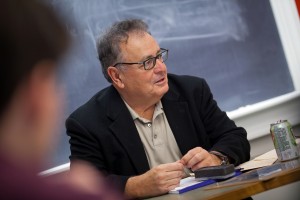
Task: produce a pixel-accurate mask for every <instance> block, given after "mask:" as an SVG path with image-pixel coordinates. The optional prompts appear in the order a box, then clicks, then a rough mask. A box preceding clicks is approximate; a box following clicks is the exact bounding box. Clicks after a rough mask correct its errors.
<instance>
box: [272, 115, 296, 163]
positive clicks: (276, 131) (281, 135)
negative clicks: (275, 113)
mask: <svg viewBox="0 0 300 200" xmlns="http://www.w3.org/2000/svg"><path fill="white" fill-rule="evenodd" d="M270 133H271V136H272V139H273V143H274V147H275V150H276V153H277V156H278V159H279V160H280V161H286V160H291V159H294V158H297V157H299V151H298V148H297V143H296V139H295V136H294V133H293V129H292V126H291V124H290V123H289V122H288V121H287V120H280V121H277V122H276V123H273V124H271V127H270Z"/></svg>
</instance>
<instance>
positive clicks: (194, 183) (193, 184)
mask: <svg viewBox="0 0 300 200" xmlns="http://www.w3.org/2000/svg"><path fill="white" fill-rule="evenodd" d="M241 173H242V172H241V171H240V170H236V171H235V174H234V176H238V175H240V174H241ZM230 178H232V177H230ZM219 181H224V180H214V179H208V180H204V181H199V180H196V179H195V177H193V176H190V177H187V178H184V179H181V181H180V186H178V187H176V188H175V189H173V190H171V191H169V194H182V193H185V192H188V191H191V190H194V189H197V188H200V187H204V186H206V185H210V184H213V183H216V182H219Z"/></svg>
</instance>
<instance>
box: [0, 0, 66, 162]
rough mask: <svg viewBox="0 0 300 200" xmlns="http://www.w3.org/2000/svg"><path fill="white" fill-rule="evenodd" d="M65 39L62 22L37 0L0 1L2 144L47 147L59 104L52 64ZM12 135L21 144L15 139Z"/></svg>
mask: <svg viewBox="0 0 300 200" xmlns="http://www.w3.org/2000/svg"><path fill="white" fill-rule="evenodd" d="M68 42H69V39H68V35H67V32H66V31H65V29H64V26H63V25H62V24H61V23H60V22H59V20H58V18H57V17H56V16H55V15H54V13H53V11H52V10H51V9H50V8H48V7H47V6H45V5H44V4H42V1H41V0H40V1H38V0H4V1H1V6H0V43H1V45H0V60H1V68H0V87H1V99H0V145H1V146H0V147H1V149H2V150H3V149H4V150H5V148H8V151H14V150H15V151H18V150H19V151H23V152H24V154H26V155H28V156H29V157H30V156H32V157H34V156H40V155H38V154H43V152H45V151H46V149H47V148H48V147H49V145H50V143H49V141H51V139H50V138H51V137H52V136H51V135H52V130H53V127H54V126H55V118H56V115H57V112H58V107H59V98H58V97H57V94H56V93H57V88H56V81H55V70H56V68H57V65H56V64H57V62H58V60H59V59H60V57H61V56H62V54H63V52H64V51H65V50H66V48H67V44H68ZM19 129H21V130H22V131H20V130H19ZM13 139H14V140H15V141H12V140H13ZM18 139H19V140H21V141H22V142H23V143H24V147H23V146H22V145H19V144H17V142H18ZM5 142H6V143H5ZM10 142H11V143H10ZM8 145H10V146H8ZM18 148H19V149H18ZM38 151H40V153H39V152H38Z"/></svg>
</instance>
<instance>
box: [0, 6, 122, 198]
mask: <svg viewBox="0 0 300 200" xmlns="http://www.w3.org/2000/svg"><path fill="white" fill-rule="evenodd" d="M0 43H1V45H0V60H1V69H0V70H1V72H0V87H1V90H0V91H1V98H0V188H1V192H0V199H43V200H47V199H49V200H50V199H70V200H71V199H72V200H74V199H82V200H85V199H108V198H109V199H113V196H112V194H113V193H107V191H109V190H108V189H107V188H106V187H104V186H103V185H102V183H101V182H102V181H101V178H100V176H98V171H97V170H94V171H93V169H92V168H91V167H89V166H87V165H86V164H81V163H80V164H78V163H76V164H75V171H74V173H73V172H72V173H71V174H69V176H68V177H65V176H64V177H62V176H59V175H57V177H55V178H54V177H51V178H50V177H49V178H43V177H39V176H38V175H37V174H38V172H39V171H40V170H41V167H42V166H43V165H44V164H45V163H46V162H48V160H47V159H46V158H48V157H49V154H48V153H49V151H50V150H52V149H53V148H54V147H53V139H54V138H55V137H56V134H53V133H54V127H56V126H57V123H56V122H57V121H56V120H57V118H58V116H59V114H60V113H59V112H58V111H59V109H60V98H59V97H58V95H57V92H58V90H57V84H56V78H55V74H56V68H57V66H56V64H57V62H58V60H59V58H60V57H61V56H62V54H63V52H65V50H66V48H67V46H68V43H69V37H68V34H67V33H66V31H65V29H64V26H63V25H62V24H61V23H60V22H59V21H58V19H57V18H56V16H55V15H54V13H53V11H52V10H51V9H50V8H48V7H46V6H45V5H44V4H42V1H38V0H4V1H1V6H0ZM81 173H84V174H81ZM101 187H102V188H101ZM103 191H105V192H103ZM113 195H114V196H115V197H117V196H116V195H115V192H114V194H113Z"/></svg>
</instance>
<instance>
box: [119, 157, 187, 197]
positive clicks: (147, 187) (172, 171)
mask: <svg viewBox="0 0 300 200" xmlns="http://www.w3.org/2000/svg"><path fill="white" fill-rule="evenodd" d="M183 169H184V166H183V164H182V163H180V162H179V161H177V162H174V163H168V164H162V165H159V166H157V167H154V168H152V169H151V170H149V171H147V172H146V173H144V174H142V175H140V176H134V177H131V178H129V179H128V181H127V184H126V187H125V195H126V197H127V198H140V197H149V196H156V195H160V194H164V193H167V192H168V191H170V190H172V189H174V188H175V187H177V186H179V183H180V180H181V178H182V177H183V176H184V171H183Z"/></svg>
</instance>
